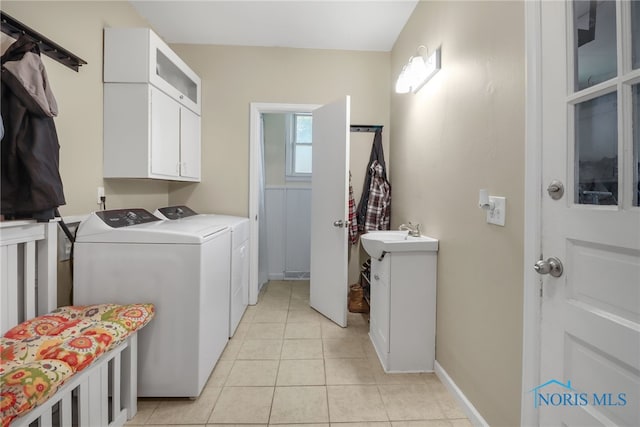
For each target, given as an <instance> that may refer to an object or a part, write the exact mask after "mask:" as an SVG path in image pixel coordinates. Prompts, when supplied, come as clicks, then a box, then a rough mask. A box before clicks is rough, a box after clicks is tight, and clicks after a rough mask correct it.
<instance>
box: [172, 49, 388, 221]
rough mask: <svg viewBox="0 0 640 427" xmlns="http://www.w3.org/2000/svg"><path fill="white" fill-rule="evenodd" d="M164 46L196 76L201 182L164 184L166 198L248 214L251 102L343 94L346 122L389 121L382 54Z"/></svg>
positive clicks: (364, 150)
mask: <svg viewBox="0 0 640 427" xmlns="http://www.w3.org/2000/svg"><path fill="white" fill-rule="evenodd" d="M172 47H173V48H174V49H175V51H176V52H177V53H178V54H179V55H180V56H181V57H182V58H183V59H184V60H185V61H186V62H187V63H188V64H189V65H190V66H191V67H192V68H193V69H194V70H195V72H196V73H198V75H200V77H201V78H202V182H201V183H199V184H176V183H172V184H171V185H170V190H171V191H170V194H169V199H170V201H171V203H186V204H189V205H190V206H192V207H193V208H194V209H195V210H197V211H202V212H213V211H215V212H219V213H226V214H230V215H244V216H246V215H248V213H249V208H248V206H249V205H248V197H249V105H250V103H252V102H273V103H291V104H324V103H328V102H331V101H334V100H336V99H338V98H339V97H342V96H344V95H351V121H352V122H353V123H355V122H362V123H380V124H384V125H388V123H389V81H390V75H389V58H390V54H389V53H388V52H348V51H334V50H313V49H288V48H268V47H231V46H212V45H172ZM387 141H388V139H385V143H387ZM360 148H361V150H358V151H361V152H356V153H353V154H352V156H365V157H366V158H367V159H368V156H369V150H370V149H371V146H370V144H369V146H367V147H364V146H362V147H360Z"/></svg>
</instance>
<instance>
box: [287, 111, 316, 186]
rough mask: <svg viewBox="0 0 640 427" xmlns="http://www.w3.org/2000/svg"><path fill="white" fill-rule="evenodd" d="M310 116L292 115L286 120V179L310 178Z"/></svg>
mask: <svg viewBox="0 0 640 427" xmlns="http://www.w3.org/2000/svg"><path fill="white" fill-rule="evenodd" d="M311 121H312V117H311V114H292V115H291V116H290V119H289V120H288V123H289V126H288V130H289V132H288V134H289V141H288V143H287V179H294V180H295V179H309V178H311V152H312V149H311V139H312V130H313V128H312V124H311Z"/></svg>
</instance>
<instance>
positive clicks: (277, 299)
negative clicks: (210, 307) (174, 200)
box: [127, 281, 471, 427]
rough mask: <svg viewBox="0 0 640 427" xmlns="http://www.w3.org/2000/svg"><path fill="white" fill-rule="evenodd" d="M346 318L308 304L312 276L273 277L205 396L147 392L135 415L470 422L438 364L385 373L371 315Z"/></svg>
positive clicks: (138, 421) (254, 426) (316, 425)
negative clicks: (335, 319) (433, 368)
mask: <svg viewBox="0 0 640 427" xmlns="http://www.w3.org/2000/svg"><path fill="white" fill-rule="evenodd" d="M348 324H349V326H348V327H347V328H340V327H339V326H337V325H335V324H334V323H332V322H331V321H329V320H327V319H326V318H324V317H323V316H321V315H320V314H318V313H317V312H315V311H314V310H312V309H311V308H309V282H308V281H286V282H285V281H278V282H270V283H269V284H268V285H267V286H265V289H264V290H263V292H262V293H261V294H260V298H259V301H258V304H257V305H255V306H250V307H248V308H247V311H246V313H245V315H244V317H243V318H242V321H241V322H240V325H239V326H238V329H237V331H236V333H235V335H234V337H233V338H232V339H231V340H230V341H229V343H228V344H227V347H226V349H225V351H224V353H223V355H222V357H221V358H220V360H219V361H218V364H217V365H216V367H215V369H214V371H213V373H212V374H211V377H210V378H209V381H208V382H207V385H206V386H205V389H204V390H203V392H202V394H201V395H200V397H199V398H198V399H196V400H190V399H139V400H138V414H137V415H136V417H135V418H134V419H133V420H131V421H129V422H128V423H127V425H146V426H165V425H173V426H176V425H185V426H186V425H189V426H209V427H224V426H234V425H236V426H237V425H247V424H251V427H259V426H267V425H286V426H287V427H295V426H304V427H329V426H331V427H465V426H466V427H469V426H471V423H470V422H469V420H468V419H467V418H466V417H465V414H464V412H463V411H462V410H461V409H460V407H459V405H458V404H457V402H456V401H455V399H454V398H453V397H452V396H451V395H450V394H449V392H448V390H447V389H446V387H444V385H443V384H442V383H441V382H440V380H439V379H438V378H437V377H436V376H435V375H433V374H386V373H385V372H384V370H383V369H382V367H381V366H380V362H379V361H378V358H377V356H376V354H375V350H374V349H373V346H372V345H371V342H370V341H369V337H368V335H367V333H368V329H369V325H368V322H367V319H366V317H364V316H363V315H360V314H353V313H349V318H348Z"/></svg>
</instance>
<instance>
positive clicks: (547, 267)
mask: <svg viewBox="0 0 640 427" xmlns="http://www.w3.org/2000/svg"><path fill="white" fill-rule="evenodd" d="M533 269H534V270H535V271H536V273H538V274H550V275H552V276H553V277H560V276H562V272H563V271H564V267H563V266H562V262H561V261H560V260H559V259H558V258H555V257H551V258H547V259H546V260H543V259H541V260H540V261H538V262H536V263H535V265H534V266H533Z"/></svg>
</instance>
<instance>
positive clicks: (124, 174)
mask: <svg viewBox="0 0 640 427" xmlns="http://www.w3.org/2000/svg"><path fill="white" fill-rule="evenodd" d="M200 105H201V98H200V78H199V77H198V76H197V75H196V74H195V73H194V72H193V70H191V68H189V67H188V66H187V64H185V63H184V61H182V60H181V59H180V58H179V57H178V56H177V55H176V54H175V53H174V52H173V51H172V50H171V49H170V48H169V47H168V46H167V45H166V44H165V43H164V42H163V41H162V40H161V39H160V38H159V37H158V36H157V35H156V34H155V33H153V32H152V31H151V30H149V29H148V28H107V29H105V49H104V168H103V170H104V177H105V178H152V179H164V180H175V181H192V182H197V181H200V157H201V151H200V149H201V148H200V146H201V144H200V139H201V130H200V126H201V119H200Z"/></svg>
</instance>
